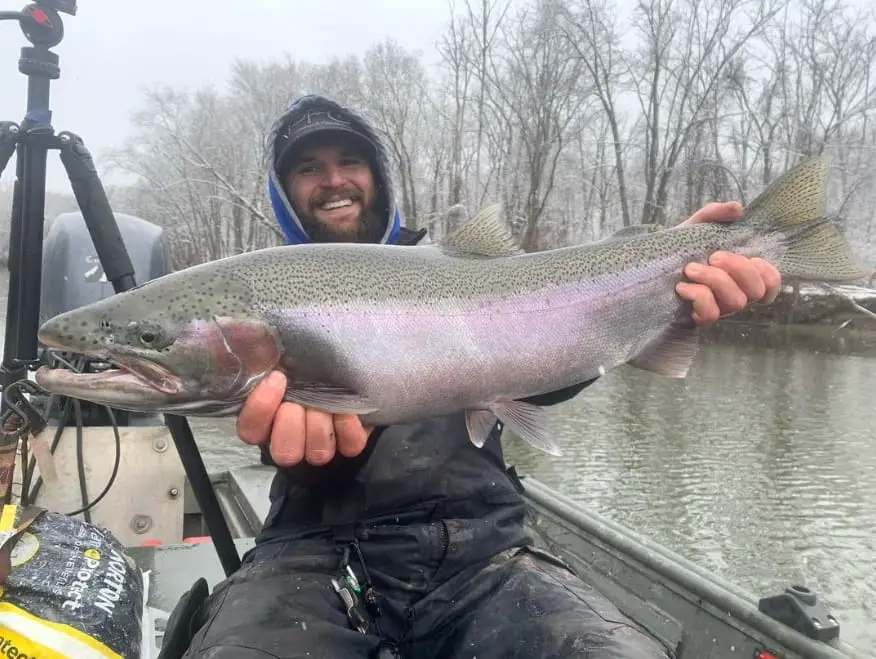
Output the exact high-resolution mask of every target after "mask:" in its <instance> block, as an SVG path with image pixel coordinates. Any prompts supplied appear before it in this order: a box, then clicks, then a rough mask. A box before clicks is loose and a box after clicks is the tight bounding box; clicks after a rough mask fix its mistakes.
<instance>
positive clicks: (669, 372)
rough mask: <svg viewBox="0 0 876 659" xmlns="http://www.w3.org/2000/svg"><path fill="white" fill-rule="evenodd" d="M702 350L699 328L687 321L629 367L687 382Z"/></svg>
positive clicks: (666, 333) (630, 362)
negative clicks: (691, 367) (694, 362)
mask: <svg viewBox="0 0 876 659" xmlns="http://www.w3.org/2000/svg"><path fill="white" fill-rule="evenodd" d="M698 349H699V334H698V332H697V328H696V326H695V325H694V324H693V321H690V320H684V321H679V322H678V323H676V324H674V325H670V326H669V327H668V328H667V329H666V331H665V332H663V333H662V334H661V335H660V336H659V337H657V338H656V339H655V340H654V341H652V342H651V343H649V344H648V345H647V346H646V347H645V349H644V350H642V351H641V352H640V353H639V354H638V355H636V356H635V357H633V358H632V359H631V360H629V361H628V362H627V363H628V364H629V365H630V366H634V367H636V368H638V369H641V370H643V371H651V372H652V373H656V374H658V375H662V376H664V377H667V378H683V377H686V376H687V372H688V370H690V366H691V364H693V360H694V357H695V356H696V354H697V350H698Z"/></svg>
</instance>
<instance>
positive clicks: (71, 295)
mask: <svg viewBox="0 0 876 659" xmlns="http://www.w3.org/2000/svg"><path fill="white" fill-rule="evenodd" d="M114 215H115V218H116V222H117V223H118V225H119V231H120V232H121V234H122V239H123V240H124V241H125V247H126V248H127V250H128V254H129V256H130V257H131V263H132V264H133V265H134V277H135V279H136V280H137V283H138V284H143V283H145V282H147V281H149V280H150V279H155V278H156V277H160V276H162V275H166V274H168V273H169V272H170V270H171V266H170V252H169V250H168V248H167V243H166V241H165V239H164V229H163V228H162V227H160V226H158V225H156V224H153V223H151V222H147V221H146V220H142V219H140V218H139V217H134V216H133V215H125V214H123V213H114ZM42 280H43V286H42V297H41V299H40V323H44V322H45V321H47V320H48V319H49V318H51V317H53V316H56V315H58V314H59V313H63V312H65V311H70V310H71V309H76V308H77V307H81V306H83V305H85V304H90V303H92V302H97V301H98V300H102V299H104V298H107V297H109V296H111V295H114V294H115V291H113V286H112V284H111V283H110V282H109V281H108V280H107V278H106V275H105V274H104V272H103V268H102V267H101V265H100V261H99V260H98V258H97V252H96V251H95V249H94V244H93V243H92V241H91V235H90V234H89V233H88V227H87V226H86V224H85V220H84V219H83V217H82V213H79V212H74V213H62V214H60V215H58V217H57V219H55V221H54V222H52V223H51V227H50V229H49V232H48V234H47V235H46V238H45V240H44V242H43V274H42Z"/></svg>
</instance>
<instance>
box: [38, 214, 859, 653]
mask: <svg viewBox="0 0 876 659" xmlns="http://www.w3.org/2000/svg"><path fill="white" fill-rule="evenodd" d="M116 219H117V221H118V224H119V228H120V231H121V233H122V236H123V237H124V240H125V243H126V244H127V245H128V247H129V249H130V250H131V256H132V262H133V263H134V264H135V268H136V270H137V274H138V281H145V280H147V279H150V278H153V277H155V276H159V275H161V274H163V273H164V272H166V271H167V269H168V268H169V265H168V264H169V259H167V258H166V251H165V249H164V247H163V244H164V243H163V240H164V239H163V235H162V230H161V229H160V228H158V227H157V226H155V225H153V224H151V223H149V222H147V221H146V220H143V219H141V218H136V217H133V216H127V215H122V214H117V215H116ZM83 255H85V260H86V262H88V263H90V264H91V265H92V266H94V268H97V270H94V269H88V268H85V269H84V268H83V267H82V264H83V261H82V259H83ZM89 255H90V256H89ZM99 268H100V263H99V260H98V259H97V258H96V256H95V255H94V248H93V246H92V245H91V242H90V238H89V235H88V231H87V228H86V224H85V222H84V221H83V218H82V216H81V214H79V213H66V214H62V215H61V216H59V217H58V218H56V220H55V221H54V222H53V223H52V226H51V229H50V231H49V233H48V235H47V237H46V240H45V251H44V257H43V281H53V282H64V284H63V286H61V285H59V286H55V287H47V288H46V290H45V291H44V292H43V297H42V303H41V317H43V318H46V317H49V316H51V315H54V314H55V313H60V312H61V311H65V310H66V309H68V308H72V307H74V306H79V305H81V304H85V303H87V302H90V301H93V300H94V299H97V298H100V297H103V296H106V295H111V294H112V293H113V290H112V287H111V286H110V285H109V284H108V283H107V282H106V278H105V277H103V276H101V273H100V272H99ZM83 270H86V272H85V274H83ZM84 409H88V408H87V406H85V407H84ZM47 416H48V421H49V427H48V428H47V429H46V431H44V433H43V435H44V436H54V437H55V438H56V441H54V442H53V451H54V464H55V468H56V472H57V473H56V478H54V479H53V480H52V481H51V482H49V481H48V479H46V481H45V482H42V481H40V483H41V487H40V489H39V493H38V497H37V499H36V504H37V505H39V506H41V507H45V508H47V509H49V510H57V511H63V510H65V509H70V505H71V504H70V502H71V501H74V502H76V501H78V500H79V497H80V494H81V491H82V486H81V483H82V482H85V489H86V490H87V491H88V492H90V493H92V495H93V494H94V493H96V492H99V491H100V490H101V489H102V488H104V485H105V484H106V483H108V482H112V487H111V488H110V489H109V491H108V492H109V493H108V495H107V496H106V497H105V498H103V499H102V500H101V501H100V502H99V503H97V504H96V505H95V506H93V508H92V509H91V510H90V515H91V523H93V524H97V525H100V526H103V527H105V528H107V529H109V530H110V531H111V532H112V533H113V535H114V536H115V537H116V538H117V539H118V540H119V541H120V542H121V543H122V544H123V545H124V546H125V547H126V550H127V552H128V554H129V556H130V557H131V558H132V559H133V560H134V561H135V562H136V565H137V567H138V568H139V570H140V571H141V572H142V574H143V575H144V584H145V587H146V592H145V594H144V600H143V601H144V608H143V621H142V622H143V624H142V629H143V641H142V655H141V656H142V657H143V659H153V658H160V659H173V656H172V655H170V654H169V653H168V652H164V653H162V644H163V638H164V629H165V626H166V624H167V620H168V617H169V616H170V615H171V613H172V612H173V610H174V609H175V607H177V605H178V604H179V602H180V601H181V598H182V597H183V596H184V595H185V593H186V592H187V591H189V590H190V589H191V588H192V587H193V585H194V584H195V582H196V581H198V580H200V579H203V580H204V582H205V583H206V585H207V586H208V587H209V588H211V589H212V587H213V586H214V585H215V584H216V583H218V582H219V581H221V580H222V579H223V578H224V577H225V575H226V574H227V573H228V572H230V571H233V569H234V567H235V566H236V564H237V563H236V561H239V557H240V556H242V555H243V553H244V552H245V551H246V550H247V549H249V548H250V547H252V546H253V545H254V538H255V536H256V534H257V533H258V531H259V529H260V527H261V524H262V522H263V520H264V519H265V516H266V514H267V512H268V505H269V501H268V492H269V488H270V483H271V480H272V478H273V476H274V473H275V470H274V469H273V468H271V467H268V466H265V465H262V464H261V463H259V462H254V464H252V465H244V466H241V467H236V468H230V469H228V470H225V471H221V472H217V473H208V472H206V470H205V469H204V467H203V461H202V460H201V459H200V456H199V455H198V454H197V451H198V449H197V446H196V444H195V442H194V441H193V440H192V439H191V437H190V436H189V435H188V429H187V426H186V428H185V429H184V430H182V431H181V430H180V426H179V419H177V420H175V421H169V420H168V419H170V417H168V418H165V417H162V416H158V415H136V414H121V413H120V414H118V415H117V416H118V419H117V423H115V424H114V423H112V422H111V421H110V420H108V419H107V418H106V416H105V415H101V414H100V412H99V408H95V409H93V410H91V411H90V412H88V413H87V414H84V415H83V421H82V424H81V428H78V427H74V426H73V425H69V424H68V425H65V424H64V423H63V421H64V420H63V419H61V418H60V416H59V415H58V414H57V413H55V415H54V416H52V413H48V414H47ZM175 424H176V425H175ZM56 429H57V432H56ZM78 431H81V435H80V437H78V438H77V432H78ZM119 446H121V447H123V448H122V449H121V450H120V451H119V452H118V453H117V449H118V447H119ZM79 455H81V460H80V458H79V457H78V456H79ZM256 456H257V453H254V458H255V457H256ZM114 470H115V473H114V474H113V472H114ZM37 471H38V469H37ZM519 478H520V480H521V482H522V484H523V487H524V497H525V499H526V502H527V505H528V518H527V525H528V527H529V529H530V531H531V533H532V536H533V538H534V539H535V542H536V545H537V546H539V547H542V548H544V549H546V550H548V551H550V552H552V553H554V554H556V555H559V556H560V557H561V558H563V559H564V560H565V561H566V562H567V563H568V564H570V565H571V566H572V567H573V569H575V570H576V571H577V572H578V573H579V574H580V575H581V576H582V577H583V578H584V579H585V580H586V581H588V582H589V583H591V584H592V585H593V586H594V587H596V588H597V589H599V590H601V591H603V592H604V593H606V594H607V595H608V596H609V597H610V598H611V599H612V600H613V601H614V602H615V603H616V604H617V606H618V607H619V608H620V609H621V611H623V612H624V613H625V614H626V615H628V616H630V617H631V618H632V619H633V620H635V621H636V622H637V623H639V624H640V625H642V626H643V627H645V628H646V629H648V630H649V631H650V632H651V633H652V634H654V636H656V637H657V638H658V639H660V640H661V641H662V642H663V643H664V644H665V645H666V646H668V647H671V648H673V649H674V651H675V656H676V657H678V659H723V658H727V657H740V658H745V659H752V658H753V659H779V658H780V659H864V658H865V657H867V658H872V657H874V656H876V654H874V652H873V650H872V649H870V650H869V651H865V650H863V649H860V648H854V647H852V646H851V645H850V644H849V643H847V642H846V641H845V640H844V639H843V637H842V634H841V621H837V620H836V619H835V618H834V617H833V616H831V615H830V611H829V608H828V607H826V606H825V605H824V604H823V603H822V601H821V600H820V598H819V597H818V595H817V593H814V592H811V591H809V590H808V589H806V588H805V587H804V586H802V585H799V584H788V587H787V589H786V590H785V591H783V592H775V593H759V594H755V593H751V592H747V591H745V590H744V589H742V588H740V587H739V586H737V585H735V584H733V583H729V582H727V581H725V580H723V579H721V578H720V577H718V576H716V575H715V574H713V573H711V572H709V571H708V570H706V569H704V568H702V567H700V566H699V565H696V564H694V563H693V562H691V561H689V560H687V559H685V558H684V557H682V556H680V555H678V554H676V553H674V552H673V551H670V550H669V549H667V548H666V547H663V546H661V545H659V544H658V543H655V542H653V541H652V540H649V539H648V538H646V537H644V536H642V535H640V534H638V533H636V532H634V531H633V530H631V529H629V528H626V527H624V526H623V525H620V524H617V523H615V522H613V521H611V520H609V519H607V518H606V517H604V516H601V515H599V514H596V513H594V512H593V511H590V510H588V509H587V507H586V506H582V505H580V504H578V503H575V502H574V501H572V500H571V499H570V498H568V497H566V496H564V495H563V494H562V493H560V492H557V491H555V490H554V489H552V488H551V487H550V486H549V485H548V484H545V483H542V482H539V481H538V480H536V479H533V478H530V477H527V475H526V474H520V475H519Z"/></svg>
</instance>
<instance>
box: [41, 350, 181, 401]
mask: <svg viewBox="0 0 876 659" xmlns="http://www.w3.org/2000/svg"><path fill="white" fill-rule="evenodd" d="M86 356H87V357H92V358H94V359H98V360H101V361H103V362H105V363H107V364H109V365H110V366H111V368H107V369H103V370H100V371H96V372H91V373H77V372H76V371H71V370H69V369H66V368H52V367H49V366H41V367H40V368H39V369H37V372H36V373H35V375H34V377H35V379H36V382H37V384H38V385H40V386H43V387H44V388H47V389H48V390H50V391H52V390H54V389H56V388H57V389H58V391H59V392H71V391H83V392H86V391H94V390H104V389H116V390H118V391H122V390H124V391H130V392H133V391H137V390H139V391H149V392H152V393H161V394H164V395H167V396H173V395H177V394H179V393H180V392H181V391H182V381H181V380H180V378H179V376H177V375H174V374H173V373H171V372H170V371H169V370H167V369H166V368H165V367H163V366H161V365H160V364H156V363H155V362H152V361H150V360H148V359H144V358H142V357H135V356H127V355H114V356H109V355H107V354H97V353H91V354H86Z"/></svg>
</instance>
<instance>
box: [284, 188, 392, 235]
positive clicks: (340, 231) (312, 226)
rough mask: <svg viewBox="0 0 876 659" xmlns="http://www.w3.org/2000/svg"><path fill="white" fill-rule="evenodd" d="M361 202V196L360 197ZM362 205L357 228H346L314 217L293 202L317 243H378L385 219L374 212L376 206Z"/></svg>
mask: <svg viewBox="0 0 876 659" xmlns="http://www.w3.org/2000/svg"><path fill="white" fill-rule="evenodd" d="M359 200H360V203H361V197H360V198H359ZM379 205H380V204H372V205H371V206H369V207H365V206H364V205H362V211H361V213H360V214H359V221H358V222H357V223H356V226H355V228H353V229H345V228H341V227H336V226H332V225H331V224H326V223H325V222H321V221H320V220H318V219H316V218H315V217H312V216H311V215H310V214H309V213H308V212H307V211H306V210H304V209H303V208H299V207H298V206H297V204H294V203H293V204H292V208H293V209H294V211H295V214H296V215H297V216H298V221H299V222H301V226H302V227H303V228H304V231H305V232H307V235H308V236H309V237H310V239H311V240H312V241H313V242H315V243H376V242H378V241H379V240H380V239H381V238H382V237H383V230H384V226H383V223H384V221H383V220H382V219H381V218H380V217H379V216H378V215H377V213H375V212H374V206H379Z"/></svg>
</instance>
